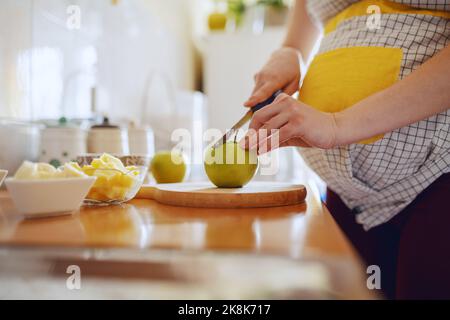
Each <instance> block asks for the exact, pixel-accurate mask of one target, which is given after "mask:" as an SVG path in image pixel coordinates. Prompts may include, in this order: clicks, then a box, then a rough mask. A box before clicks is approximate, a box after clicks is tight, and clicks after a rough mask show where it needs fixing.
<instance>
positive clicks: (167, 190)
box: [136, 182, 306, 208]
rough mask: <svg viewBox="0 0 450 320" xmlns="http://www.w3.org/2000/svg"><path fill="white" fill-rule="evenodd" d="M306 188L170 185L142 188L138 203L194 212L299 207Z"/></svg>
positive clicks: (266, 184)
mask: <svg viewBox="0 0 450 320" xmlns="http://www.w3.org/2000/svg"><path fill="white" fill-rule="evenodd" d="M305 197H306V188H305V186H303V185H300V184H289V183H277V182H253V183H249V184H248V185H246V186H245V187H243V188H233V189H221V188H217V187H215V186H214V185H212V184H211V183H208V182H203V183H194V182H192V183H169V184H158V185H143V186H142V187H141V189H140V191H139V192H138V194H137V195H136V198H138V199H152V200H155V201H157V202H159V203H162V204H167V205H173V206H182V207H197V208H262V207H278V206H287V205H294V204H298V203H301V202H303V201H304V200H305Z"/></svg>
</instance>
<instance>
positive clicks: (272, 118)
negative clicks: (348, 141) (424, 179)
mask: <svg viewBox="0 0 450 320" xmlns="http://www.w3.org/2000/svg"><path fill="white" fill-rule="evenodd" d="M272 130H273V131H272ZM336 136H337V125H336V120H335V117H334V114H332V113H325V112H321V111H318V110H316V109H314V108H312V107H310V106H308V105H306V104H304V103H301V102H299V101H297V100H295V99H294V98H292V97H291V96H289V95H288V94H284V93H282V94H280V95H279V96H278V97H277V98H276V99H275V101H274V102H273V103H272V104H271V105H269V106H267V107H265V108H263V109H261V110H259V111H257V112H256V113H255V114H254V115H253V118H252V121H251V122H250V126H249V132H248V133H247V135H246V136H245V137H244V138H243V139H242V140H241V142H240V144H241V146H242V147H243V148H249V149H255V148H257V150H258V153H259V154H262V153H265V152H269V151H271V150H274V149H276V148H278V147H285V146H298V147H316V148H321V149H328V148H332V147H334V146H335V143H336Z"/></svg>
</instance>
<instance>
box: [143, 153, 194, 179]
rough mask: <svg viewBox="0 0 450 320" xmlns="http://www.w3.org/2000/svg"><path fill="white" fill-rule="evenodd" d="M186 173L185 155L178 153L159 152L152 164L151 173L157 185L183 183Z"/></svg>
mask: <svg viewBox="0 0 450 320" xmlns="http://www.w3.org/2000/svg"><path fill="white" fill-rule="evenodd" d="M186 171H187V167H186V161H185V158H184V155H183V154H181V153H178V152H170V151H160V152H157V153H156V154H155V156H154V157H153V159H152V161H151V163H150V172H151V173H152V175H153V177H154V178H155V180H156V182H157V183H175V182H182V181H183V179H184V177H185V176H186Z"/></svg>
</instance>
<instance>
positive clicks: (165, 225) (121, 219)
mask: <svg viewBox="0 0 450 320" xmlns="http://www.w3.org/2000/svg"><path fill="white" fill-rule="evenodd" d="M0 244H2V245H46V246H76V247H98V246H100V247H136V248H158V249H161V248H170V249H190V250H240V251H248V252H259V253H267V254H277V255H283V256H288V257H293V258H298V257H301V256H302V255H304V254H305V252H308V251H314V252H318V253H322V254H325V255H339V256H346V257H353V258H355V259H357V256H356V255H355V252H354V250H353V248H352V246H351V245H350V244H349V242H348V240H347V239H346V238H345V236H344V235H343V234H342V232H341V231H340V230H339V228H338V227H337V225H336V224H335V222H334V220H333V218H332V217H331V216H330V214H329V212H328V211H327V209H326V207H325V206H323V205H321V204H319V203H318V202H317V201H315V199H314V198H313V197H312V196H308V198H307V201H306V203H305V204H301V205H296V206H285V207H275V208H252V209H203V208H198V209H197V208H183V207H172V206H166V205H162V204H159V203H156V202H155V201H152V200H133V201H130V202H129V203H127V204H123V205H120V206H107V207H83V208H81V209H80V210H79V211H77V212H75V213H74V214H73V215H67V216H60V217H53V218H40V219H23V218H22V217H21V216H20V215H19V214H17V212H16V210H15V208H14V205H13V203H12V200H11V199H10V198H9V196H8V194H7V192H6V191H2V192H0Z"/></svg>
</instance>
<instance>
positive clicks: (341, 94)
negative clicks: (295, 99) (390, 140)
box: [299, 0, 450, 144]
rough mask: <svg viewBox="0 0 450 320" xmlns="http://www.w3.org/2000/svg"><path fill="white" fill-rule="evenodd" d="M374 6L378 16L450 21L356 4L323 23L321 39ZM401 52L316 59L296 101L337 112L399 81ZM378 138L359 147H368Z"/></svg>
mask: <svg viewBox="0 0 450 320" xmlns="http://www.w3.org/2000/svg"><path fill="white" fill-rule="evenodd" d="M371 5H377V6H378V7H379V8H380V9H381V13H382V14H390V13H393V14H425V15H433V16H440V17H446V18H450V13H448V12H440V11H430V10H419V9H414V8H411V7H409V6H406V5H402V4H398V3H393V2H389V1H373V0H372V1H360V2H357V3H355V4H353V5H351V6H350V7H348V8H347V9H345V10H344V11H342V12H340V13H339V14H338V15H337V16H335V17H334V18H332V19H331V20H330V21H328V22H327V24H326V26H325V29H324V31H325V35H327V34H329V33H331V32H333V31H335V29H336V28H337V27H338V25H339V24H340V23H341V22H343V21H344V20H347V19H351V18H353V17H358V16H365V15H367V8H368V7H369V6H371ZM402 58H403V50H402V49H401V48H394V47H374V46H373V47H369V46H368V47H348V48H339V49H336V50H332V51H329V52H325V53H323V54H320V55H317V56H316V57H315V58H314V60H313V62H312V63H311V65H310V67H309V69H308V73H307V74H306V77H305V79H304V81H303V85H302V87H301V88H300V94H299V100H300V101H302V102H304V103H306V104H308V105H310V106H312V107H314V108H316V109H318V110H320V111H324V112H338V111H341V110H344V109H346V108H348V107H351V106H352V105H354V104H355V103H357V102H358V101H360V100H363V99H364V98H366V97H368V96H370V95H372V94H374V93H376V92H379V91H381V90H383V89H386V88H388V87H390V86H391V85H393V84H394V83H395V82H396V81H398V79H399V72H400V68H401V64H402ZM386 116H389V115H386ZM382 137H383V135H379V136H376V137H373V138H370V139H367V140H364V141H361V142H360V143H364V144H370V143H373V142H375V141H377V140H379V139H381V138H382Z"/></svg>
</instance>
